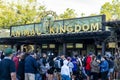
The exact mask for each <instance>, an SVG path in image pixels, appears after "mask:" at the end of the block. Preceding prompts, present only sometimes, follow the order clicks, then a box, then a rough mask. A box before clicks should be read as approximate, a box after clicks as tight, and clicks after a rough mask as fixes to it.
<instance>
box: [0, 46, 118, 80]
mask: <svg viewBox="0 0 120 80" xmlns="http://www.w3.org/2000/svg"><path fill="white" fill-rule="evenodd" d="M13 53H14V54H13ZM114 79H120V55H119V54H115V55H114V56H112V55H111V56H110V55H108V54H106V55H104V56H103V55H101V54H98V55H95V54H94V53H93V52H89V53H88V55H86V56H80V55H77V54H75V55H73V56H65V55H64V54H61V55H60V56H54V54H53V53H50V54H49V55H47V54H46V53H42V56H40V55H39V54H36V53H35V52H29V53H25V52H21V51H20V50H18V51H17V52H16V53H15V52H13V50H12V49H11V48H6V49H5V50H4V51H3V52H0V80H114Z"/></svg>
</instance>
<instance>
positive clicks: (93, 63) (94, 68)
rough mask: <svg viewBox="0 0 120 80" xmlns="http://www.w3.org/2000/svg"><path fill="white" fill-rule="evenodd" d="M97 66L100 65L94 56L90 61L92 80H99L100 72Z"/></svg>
mask: <svg viewBox="0 0 120 80" xmlns="http://www.w3.org/2000/svg"><path fill="white" fill-rule="evenodd" d="M99 64H100V60H99V59H97V58H96V56H95V55H93V56H92V61H91V75H92V76H93V79H92V80H98V79H99V72H100V66H99Z"/></svg>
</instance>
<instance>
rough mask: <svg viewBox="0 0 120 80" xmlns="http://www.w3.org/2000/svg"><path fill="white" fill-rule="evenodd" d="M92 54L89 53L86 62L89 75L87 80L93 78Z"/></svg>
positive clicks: (86, 70)
mask: <svg viewBox="0 0 120 80" xmlns="http://www.w3.org/2000/svg"><path fill="white" fill-rule="evenodd" d="M92 55H93V53H92V52H89V54H88V56H86V61H85V64H86V65H85V72H86V74H87V80H90V77H91V66H90V64H91V61H92Z"/></svg>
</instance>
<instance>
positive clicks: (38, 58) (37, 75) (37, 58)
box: [35, 53, 42, 80]
mask: <svg viewBox="0 0 120 80" xmlns="http://www.w3.org/2000/svg"><path fill="white" fill-rule="evenodd" d="M35 59H36V61H37V65H38V68H37V70H36V73H35V80H41V79H42V77H41V75H40V63H39V60H40V56H39V54H37V53H35Z"/></svg>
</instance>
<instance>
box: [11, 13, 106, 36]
mask: <svg viewBox="0 0 120 80" xmlns="http://www.w3.org/2000/svg"><path fill="white" fill-rule="evenodd" d="M104 17H105V16H103V15H99V16H93V17H84V18H74V19H65V20H56V21H52V22H51V21H50V20H51V19H48V21H45V22H40V23H34V24H28V25H20V26H13V27H11V34H10V35H11V36H12V37H20V36H36V35H37V36H39V35H54V34H63V33H64V34H65V33H66V34H68V33H82V32H98V31H102V29H103V26H102V22H103V20H104Z"/></svg>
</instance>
